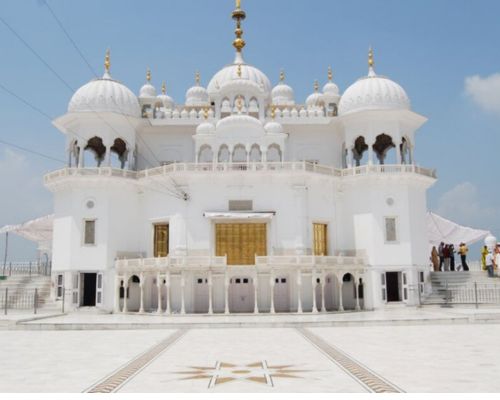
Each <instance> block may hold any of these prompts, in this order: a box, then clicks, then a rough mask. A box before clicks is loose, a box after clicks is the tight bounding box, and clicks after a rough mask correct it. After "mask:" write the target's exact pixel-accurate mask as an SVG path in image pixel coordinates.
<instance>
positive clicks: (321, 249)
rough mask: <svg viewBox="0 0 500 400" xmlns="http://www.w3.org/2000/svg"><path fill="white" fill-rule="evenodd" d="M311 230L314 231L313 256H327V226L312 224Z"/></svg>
mask: <svg viewBox="0 0 500 400" xmlns="http://www.w3.org/2000/svg"><path fill="white" fill-rule="evenodd" d="M313 230H314V243H313V247H314V248H313V251H314V255H315V256H326V255H328V246H327V243H328V240H327V225H326V224H313Z"/></svg>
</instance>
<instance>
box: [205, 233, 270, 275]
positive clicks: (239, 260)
mask: <svg viewBox="0 0 500 400" xmlns="http://www.w3.org/2000/svg"><path fill="white" fill-rule="evenodd" d="M266 228H267V226H266V224H217V225H216V226H215V242H216V255H217V256H222V257H223V256H225V255H226V254H227V263H228V265H254V264H255V254H257V255H258V256H265V255H266V254H267V229H266Z"/></svg>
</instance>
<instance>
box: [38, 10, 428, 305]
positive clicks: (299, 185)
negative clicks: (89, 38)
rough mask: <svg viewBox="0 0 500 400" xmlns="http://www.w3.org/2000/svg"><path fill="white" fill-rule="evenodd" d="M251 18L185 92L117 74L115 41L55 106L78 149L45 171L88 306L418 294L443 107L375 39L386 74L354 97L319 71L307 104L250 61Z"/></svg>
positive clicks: (375, 301)
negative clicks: (421, 136) (88, 76)
mask: <svg viewBox="0 0 500 400" xmlns="http://www.w3.org/2000/svg"><path fill="white" fill-rule="evenodd" d="M233 18H234V19H235V20H236V22H237V39H236V40H235V43H234V46H235V47H236V57H235V60H234V62H233V64H230V65H228V66H226V67H224V68H223V69H222V70H221V71H219V72H217V73H216V74H215V75H214V77H213V78H212V79H211V81H210V83H209V85H208V87H207V89H205V88H203V87H202V86H201V85H200V80H199V76H198V75H197V79H196V86H194V87H192V88H191V89H189V90H188V91H187V93H186V104H185V105H175V103H174V101H173V100H172V99H171V98H170V97H169V96H168V95H167V94H166V89H165V86H163V88H162V94H160V95H159V96H156V89H155V88H154V87H153V85H152V84H151V82H150V81H151V75H150V73H149V71H148V77H147V83H146V84H145V85H144V86H143V87H142V88H141V91H140V94H139V96H138V97H136V96H135V95H134V94H133V93H132V92H130V90H128V89H127V88H126V87H125V86H124V85H123V84H121V83H119V82H117V81H114V80H113V78H112V77H111V75H110V72H109V65H110V64H109V54H108V55H107V59H106V64H105V65H106V72H105V74H104V76H103V78H101V79H97V80H94V81H91V82H90V83H88V84H87V85H85V86H84V87H82V88H81V89H79V90H78V91H77V93H75V95H74V96H73V98H72V99H71V102H70V105H69V108H68V112H67V113H66V114H65V115H63V116H62V117H60V118H58V119H57V120H55V121H54V124H55V126H56V127H57V128H58V129H60V130H61V132H63V133H64V134H65V135H66V137H67V141H66V142H67V147H66V153H67V158H68V167H67V168H64V169H62V170H58V171H54V172H52V173H50V174H48V175H47V176H46V177H45V184H46V186H47V188H48V189H49V190H51V191H52V192H53V193H54V208H55V210H54V212H55V219H54V237H53V279H54V286H55V287H57V286H58V285H59V286H61V285H64V287H65V288H66V289H67V290H69V291H71V293H72V296H71V304H72V305H73V306H74V307H81V306H94V305H96V306H98V307H102V308H103V309H106V310H110V311H112V310H113V311H115V312H133V311H140V312H143V311H144V312H147V311H153V312H160V313H171V312H178V313H212V312H220V313H224V312H225V313H229V312H307V311H309V312H318V311H335V310H340V311H342V310H344V309H360V308H365V309H375V308H382V307H384V306H385V305H386V304H387V303H391V302H394V303H398V304H408V305H414V304H417V303H418V302H419V299H420V296H424V295H425V294H426V290H427V280H428V276H427V275H428V254H427V253H428V239H427V236H426V235H427V233H426V224H425V221H426V211H427V207H426V191H427V189H428V188H429V187H430V186H431V185H432V184H433V183H434V182H435V174H434V171H431V170H427V169H424V168H420V167H418V166H417V165H416V163H415V159H414V149H415V132H416V131H417V129H418V128H419V127H420V126H421V125H422V124H423V123H424V122H425V121H426V119H425V118H424V117H422V116H420V115H418V114H416V113H415V112H413V111H411V109H410V102H409V99H408V96H407V95H406V93H405V92H404V90H403V89H402V88H401V86H399V85H398V84H396V83H395V82H393V81H391V80H389V79H388V78H385V77H381V76H378V75H376V73H375V71H374V68H373V55H372V53H370V61H369V64H370V65H369V73H368V76H366V77H364V78H362V79H360V80H359V81H357V82H355V83H354V84H353V85H352V86H351V87H350V88H348V89H347V90H346V91H345V92H344V94H343V95H341V94H340V93H339V90H338V87H337V86H336V85H335V84H334V83H333V82H332V76H331V72H330V73H329V79H328V80H329V82H328V83H327V84H326V85H325V86H324V88H323V91H322V92H320V91H319V85H317V84H316V85H315V92H314V93H313V94H312V95H311V96H309V97H308V99H307V101H306V104H305V105H300V104H297V103H295V99H294V94H293V89H292V88H291V87H290V86H288V85H286V84H284V82H283V80H284V74H282V76H281V79H280V83H278V85H277V86H276V87H275V88H274V89H273V88H272V87H271V84H270V82H269V79H268V78H267V77H266V75H265V74H264V73H262V72H261V71H260V70H258V69H257V68H255V67H253V66H250V65H248V64H246V62H245V61H244V59H243V56H242V48H243V46H244V42H243V41H242V39H241V35H242V31H241V32H238V29H240V30H241V25H240V24H241V21H242V20H243V19H244V18H245V14H244V12H243V11H242V10H241V9H239V8H237V9H236V10H235V11H234V12H233ZM89 221H90V222H89ZM222 224H230V225H226V226H225V227H223V226H222ZM248 224H258V225H259V227H262V229H261V230H259V229H260V228H259V229H257V228H256V227H257V225H253V226H249V225H248ZM315 224H316V225H315ZM155 226H156V228H155ZM158 226H160V228H158ZM166 226H168V227H166ZM218 227H219V228H220V230H219V228H218ZM229 227H231V229H233V231H230V232H233V233H227V232H229V231H228V230H227V229H229ZM226 228H227V229H226ZM162 229H164V230H166V232H167V236H166V237H167V239H166V240H168V243H167V244H166V247H165V249H166V250H165V249H164V250H159V249H160V248H162V249H163V247H161V246H163V245H164V243H163V242H162V240H163V239H162V238H164V236H161V235H162V233H160V232H164V231H163V230H162ZM224 229H226V230H224ZM155 232H156V233H155ZM224 232H226V233H224ZM256 232H259V233H256ZM315 232H316V233H315ZM325 232H326V233H325ZM252 235H253V236H252ZM236 243H239V244H236ZM155 244H156V245H155ZM247 244H248V249H250V250H248V249H247V250H248V251H254V250H255V249H257V248H258V249H259V250H258V251H257V250H255V251H256V253H255V254H257V255H256V256H255V257H254V255H253V254H251V255H250V258H249V255H248V254H247V253H245V252H248V251H247V250H245V249H246V247H247ZM259 246H260V247H259ZM165 251H167V252H168V255H167V254H166V253H165ZM221 252H225V254H221ZM249 259H251V261H250V262H249V261H248V260H249ZM234 260H246V261H244V262H241V263H238V262H237V261H236V262H235V261H234ZM429 286H430V284H429ZM429 290H430V288H429ZM56 295H57V291H55V292H54V296H56Z"/></svg>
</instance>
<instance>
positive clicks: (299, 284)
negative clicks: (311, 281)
mask: <svg viewBox="0 0 500 400" xmlns="http://www.w3.org/2000/svg"><path fill="white" fill-rule="evenodd" d="M297 312H298V313H299V314H302V312H303V311H302V270H300V269H299V270H298V272H297Z"/></svg>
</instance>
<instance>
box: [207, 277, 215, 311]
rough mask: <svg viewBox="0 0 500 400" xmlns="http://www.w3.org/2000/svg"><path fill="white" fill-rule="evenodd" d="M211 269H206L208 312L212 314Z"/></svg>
mask: <svg viewBox="0 0 500 400" xmlns="http://www.w3.org/2000/svg"><path fill="white" fill-rule="evenodd" d="M212 288H213V282H212V271H208V314H210V315H212V314H213V313H214V308H213V302H212Z"/></svg>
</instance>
